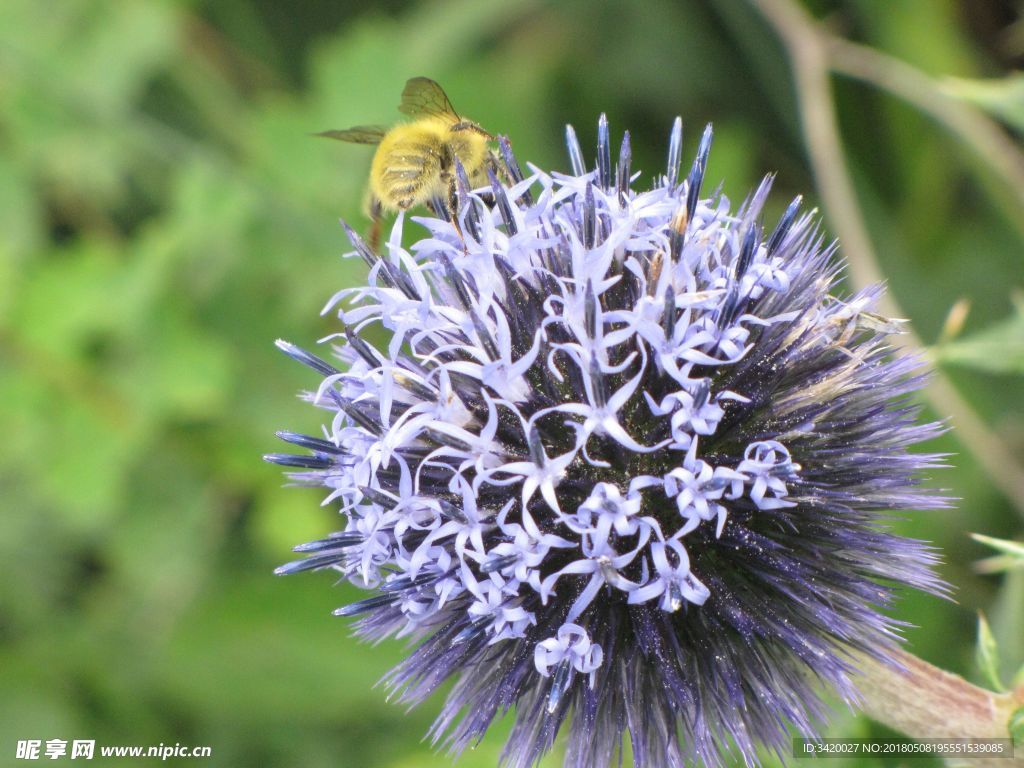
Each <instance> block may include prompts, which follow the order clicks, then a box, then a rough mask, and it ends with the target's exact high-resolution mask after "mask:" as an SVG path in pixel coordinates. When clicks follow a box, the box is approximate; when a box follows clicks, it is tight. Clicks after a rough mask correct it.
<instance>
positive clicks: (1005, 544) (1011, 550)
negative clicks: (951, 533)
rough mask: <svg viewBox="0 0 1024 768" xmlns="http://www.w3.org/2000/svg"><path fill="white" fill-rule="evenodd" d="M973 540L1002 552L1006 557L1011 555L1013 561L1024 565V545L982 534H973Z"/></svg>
mask: <svg viewBox="0 0 1024 768" xmlns="http://www.w3.org/2000/svg"><path fill="white" fill-rule="evenodd" d="M971 538H972V539H974V540H975V541H977V542H979V543H981V544H985V545H987V546H989V547H992V549H994V550H996V551H997V552H1002V553H1003V554H1004V555H1009V556H1010V557H1011V558H1013V560H1015V561H1018V562H1020V563H1021V564H1022V565H1024V544H1021V543H1020V542H1019V541H1009V540H1007V539H996V538H993V537H992V536H985V535H983V534H980V533H972V534H971Z"/></svg>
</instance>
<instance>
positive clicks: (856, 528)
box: [268, 117, 945, 768]
mask: <svg viewBox="0 0 1024 768" xmlns="http://www.w3.org/2000/svg"><path fill="white" fill-rule="evenodd" d="M681 132H682V129H681V122H680V121H678V120H677V121H676V124H675V126H674V129H673V131H672V135H671V141H670V148H669V161H668V167H667V172H666V174H665V175H664V176H663V177H658V178H657V179H656V180H655V184H654V185H653V187H652V188H651V189H650V190H647V191H642V192H638V191H635V190H634V189H633V188H632V182H633V181H634V180H635V177H634V176H633V175H632V173H631V170H630V149H629V136H628V134H627V135H626V137H625V138H624V140H623V144H622V150H621V152H620V155H619V159H618V162H617V165H616V166H615V167H614V169H613V166H612V162H611V152H610V151H609V140H608V126H607V123H606V122H605V120H604V118H603V117H602V120H601V122H600V125H599V131H598V137H599V138H598V153H597V163H596V168H595V169H593V170H591V171H587V170H586V168H585V167H584V162H583V159H582V158H583V153H582V152H581V150H580V148H579V145H578V143H577V142H576V139H575V135H574V133H573V132H572V129H569V130H568V132H567V136H568V144H569V150H570V157H571V162H572V170H573V172H572V174H570V175H562V174H557V173H546V172H544V171H542V170H540V169H537V168H533V167H530V169H529V170H530V173H529V175H528V176H526V177H525V178H524V176H523V174H522V173H521V171H520V168H519V165H518V164H517V162H516V160H515V158H514V157H513V155H512V153H511V151H510V149H509V147H508V144H507V143H505V142H502V144H501V150H502V152H501V157H500V160H498V161H497V162H496V163H495V166H494V169H493V171H494V173H492V175H491V185H490V188H489V189H482V190H476V191H470V190H469V189H468V188H467V187H468V185H467V184H466V183H465V177H464V174H462V173H461V169H459V168H457V171H458V172H459V194H458V200H459V210H458V214H457V216H456V217H450V216H448V215H442V216H441V217H440V218H426V217H424V218H416V219H414V221H415V222H416V223H417V224H419V226H420V227H421V228H422V230H423V231H424V234H423V235H422V236H421V237H420V239H418V240H417V241H416V242H414V243H413V244H412V245H411V246H410V247H408V248H406V247H404V246H403V245H402V241H403V238H402V235H403V230H404V229H405V228H406V226H407V225H406V222H405V221H404V217H403V216H402V215H400V216H399V217H398V220H397V222H396V224H395V226H394V229H393V230H392V233H391V237H390V240H389V242H388V243H387V244H386V246H385V248H383V249H382V253H380V254H378V253H375V252H373V251H372V250H371V249H370V248H369V247H368V246H367V245H366V244H365V243H364V242H363V241H362V240H361V239H360V238H359V237H358V236H357V235H355V233H353V232H352V231H351V230H349V237H350V238H351V240H352V242H353V244H354V246H355V249H356V250H355V253H356V254H358V255H359V256H361V257H362V258H364V259H365V260H366V262H367V263H368V265H369V278H368V281H367V284H366V285H365V286H361V287H357V288H352V289H346V290H343V291H341V292H340V293H338V294H337V295H336V296H335V297H334V300H333V301H332V302H331V304H330V305H329V306H330V307H336V306H337V307H340V309H339V311H338V316H339V318H340V320H341V330H340V331H339V333H337V334H336V335H335V336H333V337H331V338H332V339H333V341H334V347H333V352H334V354H335V356H337V357H338V358H340V360H341V361H342V363H343V364H342V365H341V366H340V367H335V366H334V365H332V364H330V363H328V362H326V361H324V360H323V359H321V358H319V357H316V356H314V355H312V354H310V353H308V352H305V351H303V350H301V349H299V348H297V347H295V346H293V345H291V344H288V343H285V342H279V345H280V346H281V348H282V349H283V350H284V351H285V352H287V353H288V354H290V355H291V356H292V357H294V358H296V359H298V360H299V361H301V362H303V363H305V364H307V365H309V366H310V367H312V368H313V369H314V370H315V371H317V372H318V373H319V374H320V375H321V376H322V377H323V378H322V381H321V383H320V385H319V387H318V388H317V389H316V391H315V392H311V393H308V394H307V398H308V399H309V400H310V401H311V402H312V403H314V404H315V405H317V406H319V407H321V408H323V409H325V410H326V412H327V413H328V414H329V416H330V421H329V423H327V424H326V425H325V427H324V436H323V437H322V438H321V437H317V438H314V437H309V436H305V435H297V434H294V433H289V432H286V433H280V436H281V437H282V438H284V439H285V440H287V441H288V442H290V443H293V444H295V445H298V446H300V447H302V448H305V449H308V451H309V453H308V454H307V455H301V456H299V455H290V454H274V455H272V456H269V457H268V459H270V460H271V461H275V462H277V463H280V464H284V465H286V466H290V467H294V468H296V469H297V471H295V472H293V473H292V477H293V478H294V479H295V480H297V481H299V482H301V483H305V484H312V485H317V486H323V487H325V488H327V489H329V491H330V495H329V496H328V499H329V500H331V501H335V502H337V503H338V504H339V505H340V508H341V512H342V514H343V516H344V518H345V521H346V524H345V528H344V530H343V531H341V532H339V533H336V534H334V535H332V536H330V537H328V538H326V539H323V540H321V541H315V542H312V543H309V544H304V545H301V546H299V547H297V548H296V549H297V550H299V551H302V552H305V553H307V556H306V558H305V559H302V560H298V561H296V562H294V563H290V564H288V565H285V566H283V567H281V568H280V569H278V570H279V572H281V573H292V572H295V571H301V570H306V569H313V568H330V569H333V570H335V571H336V572H338V573H340V574H341V575H342V576H343V577H345V578H346V579H348V580H349V581H350V582H352V583H353V584H355V585H357V586H359V587H361V588H364V589H367V590H369V591H370V592H371V595H370V596H369V597H368V598H366V599H365V600H362V601H359V602H356V603H354V604H351V605H347V606H345V607H343V608H340V609H338V610H337V611H336V613H337V614H339V615H342V616H356V615H359V616H360V617H361V618H360V619H359V620H358V622H357V624H356V627H357V632H358V634H359V635H361V636H363V637H365V638H368V639H372V640H377V639H380V638H383V637H387V636H397V637H407V638H410V639H411V640H412V641H413V642H414V644H415V647H414V648H413V650H412V651H411V652H410V654H409V656H408V658H407V659H406V660H405V661H404V662H402V663H401V664H400V665H399V666H398V667H397V668H395V669H394V670H392V672H391V673H389V675H388V677H387V682H388V684H389V685H390V686H391V688H392V689H393V690H394V691H395V692H396V693H397V694H398V696H399V697H400V698H401V699H402V700H404V701H407V702H410V703H418V702H420V701H422V700H423V699H425V698H426V697H428V696H429V695H430V694H431V693H432V692H433V691H434V690H435V689H436V688H437V687H438V686H439V685H441V684H442V683H443V682H445V681H446V680H448V679H449V678H454V685H453V687H452V688H451V690H450V693H449V694H448V698H447V701H446V703H445V706H444V708H443V710H442V712H441V714H440V716H439V717H438V719H437V721H436V723H435V726H434V728H433V730H432V734H431V735H432V736H433V738H434V740H435V741H441V742H443V743H444V744H445V745H446V746H447V747H448V748H449V749H451V750H452V751H454V752H458V751H461V750H462V749H464V748H465V747H466V746H468V745H470V744H472V743H474V742H475V741H476V740H478V739H479V738H480V737H481V736H482V735H483V734H484V732H485V731H486V729H487V727H488V726H489V724H490V723H491V722H492V721H493V720H494V719H495V718H496V717H500V716H502V715H504V714H505V713H506V712H508V711H509V710H510V709H514V712H515V714H514V718H515V723H514V727H513V730H512V734H511V736H510V738H509V741H508V744H507V745H506V749H505V753H504V760H505V763H506V764H507V765H511V766H529V765H532V764H534V763H535V762H536V761H537V760H538V759H539V758H540V757H541V756H542V755H543V754H544V753H545V752H546V751H547V750H548V749H549V748H550V747H551V745H552V743H553V741H554V739H555V737H556V735H557V734H558V732H559V730H560V729H561V728H562V727H563V726H565V727H566V729H567V731H568V739H567V747H566V757H565V763H566V765H568V766H578V767H579V768H583V767H588V768H589V767H592V766H605V765H609V764H611V763H612V762H613V761H615V760H616V759H617V757H616V756H617V754H618V753H619V750H620V749H621V748H622V742H623V736H624V735H625V733H626V732H627V731H628V736H629V739H630V743H631V747H632V752H633V756H634V759H635V762H636V764H637V765H638V766H651V767H652V768H663V767H664V766H680V765H684V764H689V763H694V762H701V763H705V764H708V765H720V764H723V763H724V761H726V760H727V759H730V757H736V756H739V757H740V758H742V759H743V760H744V761H745V762H747V763H748V764H754V763H757V760H758V758H757V753H756V750H757V748H758V747H759V746H767V747H768V748H770V749H773V750H775V751H776V752H778V753H779V754H783V753H784V752H785V751H786V747H787V745H788V738H789V735H790V733H791V732H796V733H799V734H801V735H805V736H808V737H811V736H814V735H815V732H816V728H817V727H818V726H819V724H820V722H821V719H822V717H823V715H824V714H825V707H824V705H823V704H822V699H821V695H822V693H821V690H822V687H824V688H826V689H827V688H831V689H833V690H834V691H836V692H838V694H839V695H840V696H841V697H843V698H845V699H847V700H855V699H856V672H857V670H856V668H855V665H854V664H853V662H852V661H851V658H855V656H853V655H852V654H851V651H858V652H861V653H866V654H869V655H870V656H872V657H874V658H877V659H880V660H882V661H890V660H891V654H892V652H893V651H894V649H895V648H896V646H897V644H898V642H899V638H898V634H897V630H898V628H899V622H897V621H895V620H893V619H891V618H889V617H887V616H886V615H885V614H884V613H883V612H882V610H883V609H885V608H886V607H887V606H888V605H889V604H890V602H891V600H892V597H893V593H894V589H895V588H897V587H899V586H903V585H907V586H912V587H916V588H920V589H924V590H928V591H932V592H938V593H941V592H943V591H944V589H945V587H944V585H943V584H942V582H941V581H940V580H939V579H938V578H937V577H936V576H935V574H934V572H933V565H934V563H935V559H936V558H935V555H934V553H933V551H932V550H931V548H930V547H928V546H927V545H926V544H924V543H922V542H919V541H914V540H910V539H906V538H902V537H899V536H896V535H894V534H893V533H891V532H890V531H889V530H888V529H887V527H886V525H885V523H886V521H887V520H888V519H890V518H891V517H893V516H894V515H895V514H896V513H898V512H899V511H900V510H905V509H911V508H917V509H923V508H934V507H939V506H943V505H944V503H945V502H944V500H943V499H942V498H941V497H938V496H935V495H932V494H929V493H928V492H927V491H925V490H922V489H920V488H919V487H918V482H919V480H918V477H919V475H920V473H921V471H922V470H923V469H925V468H927V467H930V466H934V465H936V464H937V462H938V458H939V457H938V456H937V455H935V454H922V453H910V452H909V451H908V449H909V448H910V447H911V446H913V445H914V444H915V443H918V442H920V441H922V440H925V439H928V438H930V437H932V436H934V435H935V434H936V433H937V432H938V431H940V429H941V428H940V427H939V426H938V425H936V424H927V425H918V424H917V423H916V421H915V419H916V416H917V409H916V407H914V406H913V405H912V404H910V403H909V402H908V396H909V394H910V393H912V392H913V390H915V389H917V388H918V387H919V386H920V385H921V381H922V379H921V377H920V376H919V375H918V374H917V373H916V370H915V369H916V366H917V363H916V361H914V360H913V359H912V358H908V357H905V356H899V355H897V354H894V351H893V349H892V348H891V347H890V345H889V343H888V342H887V336H888V335H889V334H890V333H892V332H894V331H896V330H897V328H896V326H895V325H894V324H893V323H891V322H889V321H886V320H884V319H883V318H880V317H879V316H877V315H873V314H871V312H870V310H871V307H872V304H873V303H874V302H875V300H876V299H877V298H878V295H879V293H880V289H878V288H871V289H868V290H865V291H862V292H859V293H856V294H854V295H852V296H848V297H846V298H842V299H841V298H838V297H836V296H835V295H833V293H832V291H833V289H834V287H835V284H836V278H837V273H838V271H839V269H840V265H839V263H838V262H837V260H836V259H835V252H834V248H833V247H832V246H828V245H825V243H824V240H823V236H822V235H821V234H820V233H819V231H818V229H817V225H816V224H815V219H814V216H813V214H802V215H801V214H800V213H799V206H800V200H799V198H798V199H797V200H795V201H794V202H793V204H792V205H791V206H790V207H789V209H788V210H787V211H786V212H785V214H784V215H783V216H782V218H781V220H780V221H779V222H778V223H777V224H776V225H775V226H774V228H773V229H771V230H770V231H766V230H764V229H762V226H763V225H762V223H761V219H760V211H761V208H762V204H763V202H764V200H765V198H766V197H767V194H768V190H769V187H770V178H768V179H765V181H764V182H763V183H762V184H761V185H760V187H759V188H758V189H757V190H756V191H755V192H754V193H753V194H752V195H751V196H750V197H749V199H748V200H747V201H746V202H745V204H743V205H742V206H740V207H739V209H738V210H736V211H733V210H731V208H730V205H729V202H728V201H727V200H726V199H725V198H724V197H722V196H721V195H716V196H713V197H711V198H701V195H700V190H701V181H702V178H703V175H704V169H705V166H706V162H707V157H708V151H709V148H710V143H711V131H710V127H709V128H708V130H706V131H705V133H704V135H703V139H702V140H701V143H700V148H699V150H698V153H697V157H696V160H695V161H694V163H693V166H692V169H691V170H690V171H689V173H688V175H687V176H686V177H685V178H679V158H680V146H681ZM435 210H437V211H439V212H442V213H444V212H445V210H446V208H445V206H444V205H441V204H440V203H439V204H437V205H436V206H435ZM380 329H383V331H384V338H385V339H386V341H385V343H384V344H381V345H380V347H379V348H378V347H376V346H374V345H373V344H371V343H370V342H369V341H368V340H367V336H368V335H369V333H371V332H373V333H377V332H378V331H379V330H380ZM375 338H380V337H379V336H375Z"/></svg>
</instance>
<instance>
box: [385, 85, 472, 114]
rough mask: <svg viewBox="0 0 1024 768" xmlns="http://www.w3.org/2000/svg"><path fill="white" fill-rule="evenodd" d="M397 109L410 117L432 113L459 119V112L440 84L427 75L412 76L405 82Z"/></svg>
mask: <svg viewBox="0 0 1024 768" xmlns="http://www.w3.org/2000/svg"><path fill="white" fill-rule="evenodd" d="M398 111H399V112H401V113H402V114H405V115H409V116H410V117H421V116H422V115H432V116H435V117H453V118H455V119H456V120H458V119H459V113H458V112H456V111H455V108H454V107H453V106H452V103H451V102H450V101H448V97H447V96H446V95H445V92H444V90H443V89H442V88H441V86H440V85H438V84H437V83H435V82H434V81H433V80H431V79H430V78H427V77H414V78H412V79H411V80H409V81H408V82H407V83H406V84H405V90H403V91H402V103H401V104H399V105H398Z"/></svg>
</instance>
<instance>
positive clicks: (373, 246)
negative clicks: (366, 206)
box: [366, 197, 383, 253]
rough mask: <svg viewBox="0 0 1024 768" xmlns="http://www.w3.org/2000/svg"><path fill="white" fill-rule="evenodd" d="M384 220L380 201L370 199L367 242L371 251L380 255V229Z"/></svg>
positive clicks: (373, 198) (374, 198)
mask: <svg viewBox="0 0 1024 768" xmlns="http://www.w3.org/2000/svg"><path fill="white" fill-rule="evenodd" d="M382 219H383V211H382V209H381V204H380V200H378V199H377V198H376V197H371V198H370V231H369V232H368V233H367V234H366V242H367V244H368V245H369V246H370V250H371V251H373V252H374V253H379V249H380V228H381V220H382Z"/></svg>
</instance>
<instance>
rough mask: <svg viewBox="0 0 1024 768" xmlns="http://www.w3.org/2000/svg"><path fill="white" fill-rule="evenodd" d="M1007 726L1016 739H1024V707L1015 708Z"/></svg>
mask: <svg viewBox="0 0 1024 768" xmlns="http://www.w3.org/2000/svg"><path fill="white" fill-rule="evenodd" d="M1007 727H1008V730H1009V731H1010V736H1011V737H1013V740H1014V741H1024V707H1017V709H1016V710H1014V712H1013V714H1012V715H1010V722H1009V723H1007Z"/></svg>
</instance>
